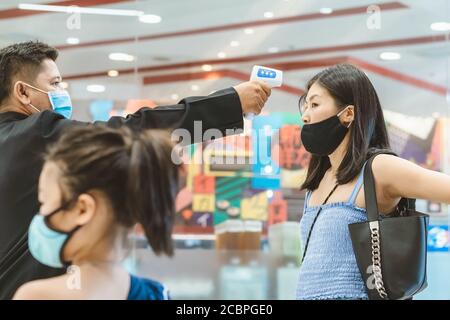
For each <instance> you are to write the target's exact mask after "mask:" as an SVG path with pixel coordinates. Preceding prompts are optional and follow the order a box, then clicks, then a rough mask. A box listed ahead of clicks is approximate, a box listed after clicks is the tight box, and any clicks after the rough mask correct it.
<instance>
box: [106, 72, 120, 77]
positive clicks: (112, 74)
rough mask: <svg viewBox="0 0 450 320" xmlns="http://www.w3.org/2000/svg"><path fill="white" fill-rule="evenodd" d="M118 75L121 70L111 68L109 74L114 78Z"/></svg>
mask: <svg viewBox="0 0 450 320" xmlns="http://www.w3.org/2000/svg"><path fill="white" fill-rule="evenodd" d="M118 75H119V71H117V70H109V71H108V76H110V77H112V78H114V77H117V76H118Z"/></svg>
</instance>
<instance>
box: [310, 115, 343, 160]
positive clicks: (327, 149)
mask: <svg viewBox="0 0 450 320" xmlns="http://www.w3.org/2000/svg"><path fill="white" fill-rule="evenodd" d="M345 110H347V107H346V108H345V109H343V110H342V111H340V112H339V113H338V114H337V115H334V116H332V117H330V118H328V119H325V120H323V121H320V122H317V123H312V124H305V125H304V126H303V128H302V132H301V139H302V143H303V145H304V146H305V149H306V150H307V151H308V152H310V153H312V154H315V155H319V156H328V155H330V154H331V153H333V151H334V150H336V148H337V147H338V146H339V145H340V144H341V142H342V140H344V137H345V135H346V134H347V132H348V130H349V129H348V128H349V127H350V124H351V122H350V124H349V125H348V127H346V126H344V125H343V124H342V123H341V121H340V120H339V116H340V115H341V114H342V113H343V112H344V111H345Z"/></svg>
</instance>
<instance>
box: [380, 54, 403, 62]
mask: <svg viewBox="0 0 450 320" xmlns="http://www.w3.org/2000/svg"><path fill="white" fill-rule="evenodd" d="M401 57H402V56H401V55H400V53H398V52H382V53H380V59H381V60H389V61H392V60H399V59H400V58H401Z"/></svg>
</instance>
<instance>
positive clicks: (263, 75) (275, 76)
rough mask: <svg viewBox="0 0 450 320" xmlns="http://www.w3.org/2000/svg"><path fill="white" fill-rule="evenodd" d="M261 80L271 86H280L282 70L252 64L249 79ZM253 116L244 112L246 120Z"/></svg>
mask: <svg viewBox="0 0 450 320" xmlns="http://www.w3.org/2000/svg"><path fill="white" fill-rule="evenodd" d="M253 80H261V81H264V82H265V83H267V84H268V85H269V86H270V87H271V88H274V87H280V86H281V84H282V83H283V71H281V70H277V69H272V68H267V67H263V66H254V67H253V70H252V75H251V76H250V81H253ZM254 116H255V114H254V113H251V112H250V113H247V114H245V118H246V119H247V120H252V119H253V117H254Z"/></svg>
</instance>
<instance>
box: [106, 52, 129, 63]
mask: <svg viewBox="0 0 450 320" xmlns="http://www.w3.org/2000/svg"><path fill="white" fill-rule="evenodd" d="M109 59H111V60H113V61H127V62H131V61H134V56H132V55H130V54H127V53H121V52H113V53H111V54H110V55H109Z"/></svg>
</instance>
